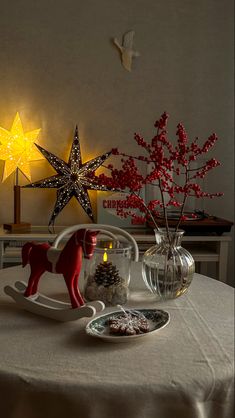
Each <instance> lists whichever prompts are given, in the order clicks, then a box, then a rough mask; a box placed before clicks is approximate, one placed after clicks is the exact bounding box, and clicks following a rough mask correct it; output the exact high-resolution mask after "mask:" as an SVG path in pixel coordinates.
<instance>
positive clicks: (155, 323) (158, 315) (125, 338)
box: [86, 309, 170, 343]
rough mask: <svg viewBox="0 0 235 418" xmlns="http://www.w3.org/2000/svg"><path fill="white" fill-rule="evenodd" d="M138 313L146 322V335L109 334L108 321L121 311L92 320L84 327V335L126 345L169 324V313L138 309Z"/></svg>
mask: <svg viewBox="0 0 235 418" xmlns="http://www.w3.org/2000/svg"><path fill="white" fill-rule="evenodd" d="M138 312H140V313H141V314H143V315H144V316H145V318H146V319H147V320H148V323H149V331H148V332H146V333H143V334H136V335H113V334H110V332H109V326H108V322H109V319H110V318H115V317H117V316H119V315H120V314H123V312H122V311H121V310H119V311H115V312H109V313H107V314H104V315H100V316H97V317H96V318H94V319H92V320H91V321H90V322H89V323H88V324H87V326H86V333H87V334H88V335H90V336H92V337H97V338H101V339H103V340H105V341H107V342H112V343H113V342H114V343H120V342H122V343H126V342H131V341H134V340H137V339H142V338H146V337H148V336H151V335H153V334H155V333H156V332H158V331H159V330H160V329H162V328H164V327H165V326H166V325H167V324H169V321H170V315H169V313H168V312H166V311H163V310H161V309H138Z"/></svg>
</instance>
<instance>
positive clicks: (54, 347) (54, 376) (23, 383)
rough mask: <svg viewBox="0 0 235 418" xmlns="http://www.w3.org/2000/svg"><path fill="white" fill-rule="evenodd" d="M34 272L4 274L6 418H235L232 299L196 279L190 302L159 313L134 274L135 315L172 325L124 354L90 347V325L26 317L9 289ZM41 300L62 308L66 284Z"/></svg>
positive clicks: (49, 279)
mask: <svg viewBox="0 0 235 418" xmlns="http://www.w3.org/2000/svg"><path fill="white" fill-rule="evenodd" d="M28 275H29V270H28V269H27V268H26V269H22V268H21V267H13V268H9V269H5V270H0V411H1V413H0V415H1V417H3V418H47V417H48V418H62V417H63V418H88V417H89V418H230V417H233V405H234V404H233V376H234V367H233V361H234V305H233V301H234V290H233V289H232V288H231V287H229V286H227V285H225V284H223V283H221V282H217V281H215V280H213V279H210V278H207V277H205V276H201V275H198V274H196V275H195V278H194V280H193V282H192V284H191V287H190V289H189V291H188V293H187V294H186V295H184V296H181V297H180V298H178V299H176V300H172V301H168V302H165V303H162V304H159V303H158V304H156V302H154V300H153V299H152V297H151V295H149V293H148V292H146V291H145V292H144V291H141V290H140V291H138V290H136V289H137V288H138V287H140V269H139V267H138V270H136V266H135V268H134V270H133V272H132V287H133V288H135V291H134V292H133V293H132V296H131V300H130V301H129V305H134V306H138V307H159V308H161V309H165V310H167V311H168V312H169V313H170V316H171V321H170V323H169V324H168V325H167V326H166V327H165V328H164V329H162V330H161V331H159V333H156V334H155V335H154V336H152V337H149V338H143V339H142V340H141V341H136V342H132V343H130V344H129V343H128V344H112V343H107V342H103V341H101V340H98V339H95V338H92V337H89V336H87V335H86V334H85V331H84V327H85V325H86V323H87V322H88V319H81V320H78V321H75V322H70V323H58V322H55V321H53V320H48V319H45V318H42V317H38V316H35V315H33V314H31V313H29V312H26V311H23V310H22V309H20V308H19V307H17V305H16V304H15V302H14V301H13V300H12V299H11V298H9V296H7V295H5V294H4V292H3V288H4V286H5V285H6V284H11V283H14V282H15V281H16V280H27V278H28ZM40 291H43V292H44V293H45V294H47V295H50V296H56V297H60V298H62V299H63V296H64V292H65V285H64V282H63V279H62V277H61V276H56V275H45V276H44V277H43V278H42V279H41V283H40Z"/></svg>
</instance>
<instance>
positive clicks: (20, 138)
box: [0, 113, 43, 181]
mask: <svg viewBox="0 0 235 418" xmlns="http://www.w3.org/2000/svg"><path fill="white" fill-rule="evenodd" d="M39 132H40V129H36V130H34V131H30V132H27V133H24V131H23V127H22V123H21V120H20V116H19V113H17V114H16V116H15V119H14V121H13V124H12V127H11V130H10V131H7V130H6V129H4V128H0V160H3V161H5V165H4V172H3V178H2V181H4V180H6V178H7V177H9V176H10V175H11V174H12V173H14V171H15V170H16V169H17V168H18V169H19V170H20V171H21V172H22V173H23V174H24V175H25V177H27V178H28V179H29V180H31V174H30V167H29V162H30V161H36V160H41V159H42V158H43V157H42V155H41V154H40V152H39V151H38V150H37V148H36V147H35V145H34V142H35V141H36V140H37V137H38V135H39Z"/></svg>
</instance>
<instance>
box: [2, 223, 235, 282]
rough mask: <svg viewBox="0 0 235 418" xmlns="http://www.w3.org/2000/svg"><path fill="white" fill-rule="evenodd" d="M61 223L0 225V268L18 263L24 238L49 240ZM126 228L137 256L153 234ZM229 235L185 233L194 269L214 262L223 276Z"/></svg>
mask: <svg viewBox="0 0 235 418" xmlns="http://www.w3.org/2000/svg"><path fill="white" fill-rule="evenodd" d="M64 228H65V227H57V228H56V230H55V233H54V234H50V233H49V231H47V229H46V227H41V226H38V227H37V226H33V227H31V231H30V232H25V233H17V234H16V233H9V232H8V231H5V230H3V229H0V268H3V267H5V266H9V265H13V264H19V263H21V247H22V245H23V244H24V243H25V242H27V241H37V242H44V241H50V242H53V240H54V239H55V237H56V235H57V234H58V233H59V232H60V231H61V230H62V229H64ZM128 232H129V233H131V235H133V237H134V238H135V239H136V241H137V244H138V247H139V250H140V256H141V255H143V253H144V252H145V251H146V250H147V249H148V248H149V247H150V246H152V245H154V243H155V236H154V233H153V231H152V230H151V229H146V230H144V229H143V230H135V229H128ZM230 241H231V236H230V235H225V234H224V235H219V236H218V235H185V236H184V237H183V246H184V247H185V248H186V249H187V250H188V251H190V252H191V254H192V256H193V257H194V260H195V263H196V271H197V272H198V273H201V274H205V275H206V274H207V266H208V263H215V266H216V279H217V280H220V281H222V282H226V280H227V263H228V249H229V243H230Z"/></svg>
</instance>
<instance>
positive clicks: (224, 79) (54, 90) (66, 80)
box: [0, 0, 234, 276]
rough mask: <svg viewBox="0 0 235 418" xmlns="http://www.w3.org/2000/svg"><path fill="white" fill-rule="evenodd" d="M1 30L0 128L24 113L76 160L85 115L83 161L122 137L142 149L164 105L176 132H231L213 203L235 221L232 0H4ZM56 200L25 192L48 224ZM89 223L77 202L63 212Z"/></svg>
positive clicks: (42, 165) (6, 211)
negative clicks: (75, 141)
mask: <svg viewBox="0 0 235 418" xmlns="http://www.w3.org/2000/svg"><path fill="white" fill-rule="evenodd" d="M130 29H134V30H135V32H136V35H135V39H134V40H135V46H136V49H137V50H138V51H139V52H140V54H141V56H140V57H139V58H138V59H136V60H135V62H134V68H133V71H132V73H128V72H127V71H125V70H124V69H123V67H122V66H121V63H120V59H119V54H118V51H117V50H116V48H115V47H114V46H113V44H112V42H111V39H112V37H114V36H117V37H118V38H119V39H120V38H121V35H122V34H123V33H124V32H125V31H127V30H130ZM0 31H1V33H0V76H1V79H0V126H3V127H5V128H8V129H10V127H11V124H12V121H13V118H14V115H15V113H16V112H17V111H19V112H20V116H21V119H22V122H23V125H24V128H25V130H26V131H27V130H31V129H34V128H38V127H41V128H42V131H41V134H40V138H39V142H40V144H41V145H42V146H43V147H45V148H46V149H48V150H50V151H52V152H53V153H55V154H56V155H58V156H60V157H62V158H66V157H67V156H68V151H69V147H70V144H71V140H72V136H73V130H74V127H75V124H76V123H78V124H79V130H80V138H81V147H82V152H83V158H84V160H85V159H87V158H89V157H91V156H96V155H99V154H101V153H103V152H105V151H107V150H109V149H110V148H112V147H116V146H119V147H121V148H122V149H124V150H126V149H128V150H131V151H133V152H134V150H135V149H136V147H135V144H134V141H133V133H134V132H135V131H138V132H142V133H143V134H144V135H146V136H147V137H149V136H150V135H152V133H153V123H154V121H155V119H156V118H157V117H158V116H159V115H160V114H161V112H163V111H164V110H166V111H167V112H168V113H170V115H171V119H170V133H174V132H175V126H176V124H177V122H178V121H183V122H184V124H185V127H186V128H187V129H188V132H189V133H190V134H191V135H192V136H196V135H199V136H201V137H202V138H205V137H207V136H208V135H209V134H210V133H211V132H212V131H216V132H217V134H218V135H219V137H220V138H221V140H220V143H218V146H217V151H216V157H218V158H219V159H220V160H221V162H222V165H223V167H222V168H219V169H217V171H216V172H215V171H214V172H213V174H212V175H211V176H210V178H208V180H207V183H208V186H210V189H211V190H215V191H217V190H220V191H224V192H225V196H224V197H223V198H222V199H220V200H213V201H210V202H208V203H206V205H205V208H206V209H208V210H209V211H210V213H212V214H214V215H217V216H223V217H225V218H228V219H231V220H232V218H233V214H234V208H233V194H234V192H233V177H234V176H233V167H234V163H233V154H234V152H233V144H234V137H233V1H232V0H223V1H220V0H198V1H193V0H158V1H156V0H136V1H134V0H123V1H121V0H119V1H118V0H99V1H95V0H93V1H92V0H86V1H82V0H67V1H62V0H54V1H53V0H41V1H36V0H35V1H32V0H25V1H24V0H22V1H19V0H12V1H5V0H3V1H2V2H1V13H0ZM0 164H1V166H0V169H1V168H2V167H3V163H2V162H0ZM31 172H32V178H33V180H35V181H36V180H39V179H41V178H43V177H46V176H48V175H49V174H51V173H53V170H52V169H51V168H50V167H49V164H48V163H47V162H36V163H32V164H31ZM21 183H22V184H25V180H24V179H23V178H22V180H21ZM12 184H13V176H11V178H9V179H8V180H7V181H6V182H4V183H3V184H1V185H0V197H1V205H0V223H3V222H7V221H12V217H13V214H12V205H13V202H12ZM94 198H95V196H94V195H93V200H95V199H94ZM54 201H55V191H52V190H51V191H47V190H33V189H27V190H23V191H22V213H23V215H22V218H23V220H25V221H30V222H31V223H32V224H41V225H43V224H47V223H48V219H49V216H50V213H51V211H52V208H53V204H54ZM94 205H95V202H94ZM87 221H88V218H87V217H86V215H85V214H84V213H83V211H82V209H81V208H80V207H79V206H78V205H77V204H76V202H75V201H74V202H71V203H70V204H69V205H68V206H67V207H66V208H65V209H64V211H63V212H62V213H61V215H60V216H59V217H58V218H57V224H58V225H68V224H73V223H77V222H87ZM230 260H232V257H230ZM229 268H230V276H231V275H232V274H233V273H232V271H233V270H232V268H233V267H232V261H230V265H229Z"/></svg>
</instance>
